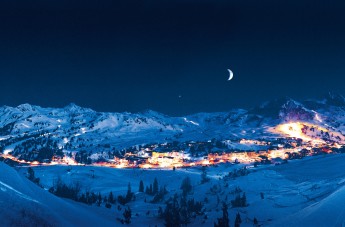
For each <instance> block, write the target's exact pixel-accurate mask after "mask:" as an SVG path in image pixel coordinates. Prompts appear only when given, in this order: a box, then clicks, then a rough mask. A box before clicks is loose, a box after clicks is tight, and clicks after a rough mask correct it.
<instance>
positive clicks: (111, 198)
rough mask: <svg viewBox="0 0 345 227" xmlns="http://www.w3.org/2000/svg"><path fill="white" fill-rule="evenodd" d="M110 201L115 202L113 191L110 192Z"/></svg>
mask: <svg viewBox="0 0 345 227" xmlns="http://www.w3.org/2000/svg"><path fill="white" fill-rule="evenodd" d="M108 202H109V203H112V204H114V203H115V200H114V195H113V192H109V196H108Z"/></svg>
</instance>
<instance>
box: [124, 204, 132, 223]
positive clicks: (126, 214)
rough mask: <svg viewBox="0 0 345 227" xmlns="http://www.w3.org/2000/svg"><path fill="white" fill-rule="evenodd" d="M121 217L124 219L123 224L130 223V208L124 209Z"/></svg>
mask: <svg viewBox="0 0 345 227" xmlns="http://www.w3.org/2000/svg"><path fill="white" fill-rule="evenodd" d="M123 217H124V222H125V223H126V224H129V223H131V218H132V210H131V208H130V207H128V208H127V209H125V211H124V212H123Z"/></svg>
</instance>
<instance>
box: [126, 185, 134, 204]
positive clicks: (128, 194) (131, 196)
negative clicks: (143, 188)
mask: <svg viewBox="0 0 345 227" xmlns="http://www.w3.org/2000/svg"><path fill="white" fill-rule="evenodd" d="M132 198H133V193H132V189H131V183H128V189H127V194H126V202H127V203H128V202H130V201H132Z"/></svg>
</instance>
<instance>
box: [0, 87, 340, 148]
mask: <svg viewBox="0 0 345 227" xmlns="http://www.w3.org/2000/svg"><path fill="white" fill-rule="evenodd" d="M291 121H303V122H311V123H315V124H318V125H322V126H327V127H332V128H333V129H335V130H337V131H339V132H343V131H344V130H345V128H344V122H345V99H344V97H343V96H341V95H338V94H334V93H329V94H328V95H327V96H326V97H325V98H324V99H323V100H321V101H317V100H308V101H302V102H297V101H295V100H292V99H290V98H282V99H276V100H273V101H270V102H266V103H264V104H262V105H260V106H258V107H255V108H252V109H250V110H243V109H234V110H230V111H228V112H218V113H197V114H193V115H189V116H184V117H170V116H167V115H164V114H161V113H158V112H155V111H152V110H148V111H144V112H141V113H128V112H124V113H105V112H96V111H94V110H92V109H89V108H83V107H80V106H77V105H75V104H70V105H68V106H66V107H64V108H43V107H40V106H34V105H30V104H22V105H19V106H17V107H9V106H2V107H0V146H1V148H2V151H3V152H4V153H8V152H13V154H14V155H16V154H19V153H21V154H23V153H24V154H28V153H30V152H31V153H32V152H36V153H38V154H37V155H40V154H39V153H40V152H39V151H40V150H41V149H44V148H46V147H50V148H53V149H54V150H61V151H62V150H69V151H85V152H91V153H94V152H104V151H105V152H108V151H115V150H120V149H124V148H128V147H130V146H134V145H142V144H149V143H164V142H171V141H180V142H183V141H188V140H194V141H206V140H210V139H212V138H216V139H222V140H227V139H242V138H249V139H251V138H263V137H267V136H273V135H272V133H271V132H269V131H268V130H267V128H269V127H274V126H275V125H277V124H279V123H281V122H291ZM46 152H47V151H45V152H42V153H46Z"/></svg>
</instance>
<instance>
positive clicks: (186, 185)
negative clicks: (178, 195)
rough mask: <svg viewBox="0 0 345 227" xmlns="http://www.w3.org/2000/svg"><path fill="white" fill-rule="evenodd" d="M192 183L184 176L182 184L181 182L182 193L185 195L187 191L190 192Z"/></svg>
mask: <svg viewBox="0 0 345 227" xmlns="http://www.w3.org/2000/svg"><path fill="white" fill-rule="evenodd" d="M192 188H193V186H192V183H191V180H190V178H189V177H186V178H184V179H183V181H182V184H181V189H182V192H183V195H187V194H188V193H190V192H191V191H192Z"/></svg>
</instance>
